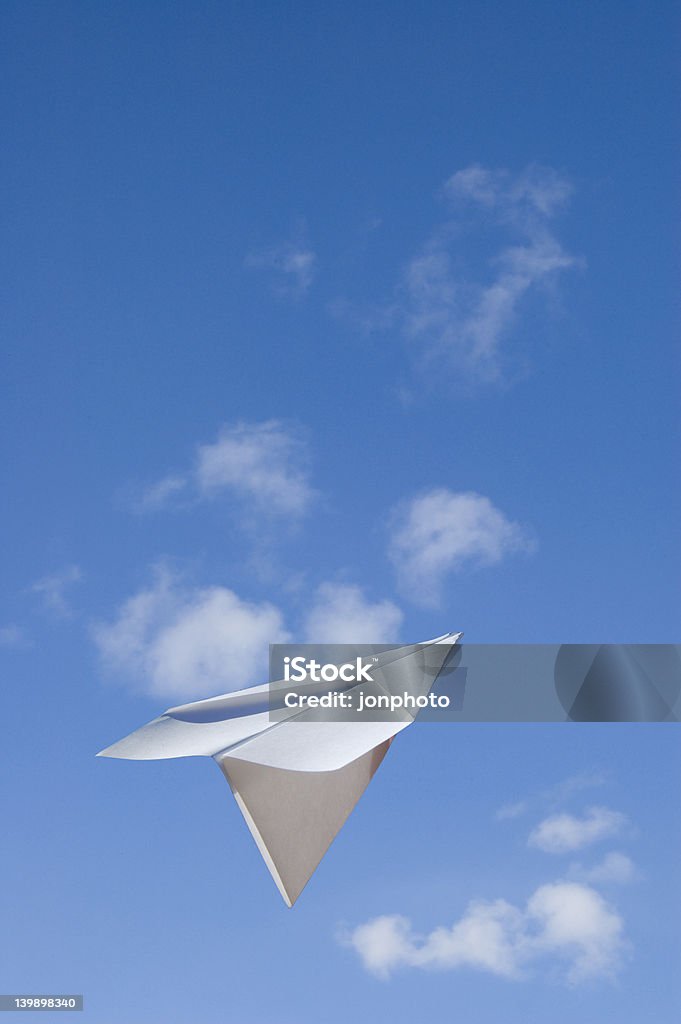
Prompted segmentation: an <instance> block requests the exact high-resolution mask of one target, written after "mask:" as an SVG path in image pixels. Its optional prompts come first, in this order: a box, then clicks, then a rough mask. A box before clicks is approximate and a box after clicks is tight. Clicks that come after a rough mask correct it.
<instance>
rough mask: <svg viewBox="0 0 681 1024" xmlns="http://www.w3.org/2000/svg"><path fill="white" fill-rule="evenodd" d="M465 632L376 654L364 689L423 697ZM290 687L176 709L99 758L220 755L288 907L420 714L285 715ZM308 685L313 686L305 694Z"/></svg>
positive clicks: (267, 687)
mask: <svg viewBox="0 0 681 1024" xmlns="http://www.w3.org/2000/svg"><path fill="white" fill-rule="evenodd" d="M462 635H463V634H462V633H447V634H445V635H444V636H441V637H436V638H435V639H434V640H430V641H428V642H427V643H425V644H415V645H413V646H410V647H397V648H394V649H393V650H390V651H388V652H384V653H381V654H380V655H379V656H378V657H377V658H372V659H371V660H372V662H373V663H374V664H373V666H372V672H371V674H372V677H373V680H374V681H373V682H372V683H371V684H367V683H362V690H363V692H364V693H365V694H366V693H367V692H369V693H374V694H376V695H381V694H383V695H385V694H395V693H410V694H413V695H415V696H419V695H421V696H423V695H426V696H427V695H428V694H429V693H430V690H431V687H432V685H433V683H434V682H435V679H436V678H437V676H438V675H439V673H440V672H441V670H442V668H443V666H444V664H445V662H446V661H447V659H448V657H449V655H450V653H451V652H452V649H453V648H454V646H455V645H456V644H457V643H458V642H459V640H460V639H461V637H462ZM291 686H292V684H290V683H287V684H284V683H283V682H282V683H281V684H271V683H265V684H264V685H262V686H253V687H251V688H250V689H246V690H239V691H236V692H234V693H228V694H224V695H223V696H220V697H210V698H209V699H207V700H199V701H195V702H194V703H191V704H183V705H181V706H178V707H174V708H170V709H169V710H168V711H166V712H165V713H164V714H163V715H161V716H160V717H159V718H155V719H154V720H153V721H152V722H149V723H148V724H147V725H144V726H142V728H141V729H138V730H137V731H136V732H133V733H131V734H130V735H129V736H126V737H125V738H124V739H122V740H120V741H119V742H118V743H114V744H113V745H112V746H110V747H107V748H106V749H105V750H102V751H100V753H99V754H98V755H97V756H98V757H117V758H126V759H129V760H155V759H160V758H168V757H193V756H201V755H203V756H207V757H212V758H214V759H215V761H217V763H218V765H219V766H220V768H221V769H222V772H223V773H224V775H225V778H226V779H227V781H228V782H229V784H230V786H231V788H232V792H233V793H234V796H235V798H236V802H237V804H238V805H239V808H240V810H241V813H242V814H243V816H244V818H245V819H246V824H247V825H248V827H249V829H250V830H251V834H252V835H253V838H254V839H255V841H256V843H257V846H258V849H259V850H260V853H261V854H262V857H263V859H264V861H265V863H266V865H267V867H268V868H269V871H270V873H271V875H272V877H273V879H274V881H275V882H276V884H277V887H278V889H279V891H280V893H281V895H282V896H283V898H284V900H285V901H286V903H287V904H288V906H289V907H291V906H293V904H294V903H295V901H296V900H297V898H298V896H299V895H300V893H301V892H302V890H303V888H304V886H305V885H306V883H307V882H308V880H309V879H310V877H311V876H312V874H313V872H314V870H315V868H316V867H317V865H318V864H319V862H320V861H321V859H322V857H323V856H324V854H325V853H326V851H327V850H328V848H329V846H330V845H331V843H332V841H333V839H334V837H335V836H336V835H337V834H338V832H339V831H340V829H341V828H342V826H343V824H344V823H345V821H346V819H347V817H348V815H349V814H350V812H351V811H352V809H353V808H354V806H355V804H356V803H357V801H358V800H359V798H360V797H361V795H362V793H363V792H364V790H365V789H366V787H367V786H368V784H369V782H370V781H371V779H372V777H373V775H374V773H375V772H376V770H377V768H378V766H379V765H380V763H381V761H382V760H383V758H384V757H385V755H386V752H387V750H388V747H389V746H390V744H391V742H392V740H393V738H394V737H395V736H396V735H397V733H398V732H401V730H402V729H405V728H406V727H407V726H408V725H410V724H411V723H412V722H413V721H414V719H415V717H416V715H417V713H418V712H417V711H413V710H410V709H406V710H405V709H398V710H395V711H388V712H386V711H381V712H379V713H375V714H373V715H371V714H368V713H367V714H365V716H363V717H362V718H358V715H357V712H356V709H352V710H339V709H338V708H333V709H331V708H324V707H315V708H306V709H305V710H302V711H301V710H300V709H299V708H290V709H289V708H287V707H285V706H284V704H285V702H284V700H283V696H284V695H285V693H286V692H290V689H291ZM309 688H310V684H308V692H309ZM353 688H354V689H355V690H357V689H358V688H357V686H356V684H348V685H346V687H345V690H346V692H348V693H352V692H353ZM296 689H298V690H300V689H302V688H301V687H296ZM332 690H333V691H338V690H339V686H338V683H334V684H333V685H330V684H329V683H324V684H319V683H318V684H316V689H315V692H316V693H318V694H322V693H328V692H330V691H332ZM383 699H384V700H385V697H384V698H383ZM273 708H274V709H275V710H274V711H273Z"/></svg>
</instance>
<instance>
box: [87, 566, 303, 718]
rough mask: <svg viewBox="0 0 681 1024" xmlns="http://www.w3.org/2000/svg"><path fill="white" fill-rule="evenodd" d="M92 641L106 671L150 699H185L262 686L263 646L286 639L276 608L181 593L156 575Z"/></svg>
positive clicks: (231, 596)
mask: <svg viewBox="0 0 681 1024" xmlns="http://www.w3.org/2000/svg"><path fill="white" fill-rule="evenodd" d="M94 639H95V642H96V644H97V647H98V649H99V652H100V655H101V657H102V659H103V662H104V663H105V665H106V666H107V668H108V669H109V670H110V671H112V672H116V673H123V674H124V676H126V677H127V679H128V680H130V681H133V682H136V683H137V684H138V685H141V686H142V687H143V689H144V690H146V691H147V692H149V693H152V694H154V695H158V696H164V697H170V698H173V699H174V700H178V699H180V700H191V699H192V698H197V697H205V696H208V695H210V694H213V693H219V692H225V691H229V690H234V689H240V688H242V687H246V686H250V685H252V684H253V683H258V682H262V680H263V679H264V678H266V675H267V655H268V644H270V643H284V642H285V641H286V640H288V639H289V636H288V633H287V632H286V630H285V628H284V624H283V618H282V615H281V612H280V611H279V609H278V608H276V607H275V606H274V605H272V604H269V603H267V602H261V603H253V602H249V601H244V600H242V599H241V598H239V597H238V595H237V594H235V593H234V592H233V591H232V590H228V589H227V588H226V587H219V586H214V587H203V588H187V587H184V586H182V584H181V583H180V581H178V580H177V579H176V578H175V577H173V576H172V575H171V574H170V573H169V572H168V571H167V570H165V569H159V570H158V571H157V573H156V577H155V579H154V582H153V584H152V585H151V586H150V587H149V588H147V589H146V590H141V591H140V592H139V593H137V594H135V595H134V596H133V597H131V598H129V599H128V600H127V601H125V602H124V603H123V605H122V606H121V607H120V608H119V610H118V613H117V615H116V616H115V618H114V620H113V621H112V622H109V623H101V624H99V625H97V626H96V627H95V628H94Z"/></svg>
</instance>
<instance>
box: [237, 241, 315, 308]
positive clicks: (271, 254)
mask: <svg viewBox="0 0 681 1024" xmlns="http://www.w3.org/2000/svg"><path fill="white" fill-rule="evenodd" d="M246 266H248V267H254V268H256V269H265V270H270V271H271V272H272V273H273V274H274V286H273V287H274V291H275V292H276V293H277V294H279V295H287V296H292V297H293V298H300V297H301V296H303V295H304V294H305V293H306V292H307V291H308V290H309V288H310V285H311V284H312V281H313V280H314V276H315V272H316V269H317V254H316V253H315V252H313V250H312V249H310V247H309V246H308V245H306V244H304V243H303V242H300V241H298V242H284V243H283V244H282V245H273V246H270V247H269V248H267V249H261V250H259V251H258V252H254V253H251V254H250V255H249V256H248V257H247V259H246Z"/></svg>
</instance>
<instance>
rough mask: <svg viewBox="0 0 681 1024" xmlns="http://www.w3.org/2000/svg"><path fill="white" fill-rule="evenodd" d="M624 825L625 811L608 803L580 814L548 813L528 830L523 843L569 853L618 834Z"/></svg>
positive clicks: (625, 822)
mask: <svg viewBox="0 0 681 1024" xmlns="http://www.w3.org/2000/svg"><path fill="white" fill-rule="evenodd" d="M626 825H627V817H626V815H624V814H622V813H621V811H613V810H611V809H610V808H609V807H590V808H589V809H588V810H587V811H586V813H585V814H584V815H583V816H582V817H581V818H580V817H576V816H575V815H573V814H567V813H561V814H552V815H550V816H549V817H548V818H544V820H543V821H540V822H539V824H538V825H537V826H536V827H535V828H534V829H533V830H532V831H531V832H530V835H529V837H528V840H527V844H528V846H532V847H535V848H536V849H538V850H543V851H544V853H572V852H573V851H575V850H581V849H583V847H585V846H590V845H591V844H592V843H596V842H600V841H601V840H603V839H610V838H612V837H613V836H616V835H619V834H620V833H621V832H622V831H623V830H624V828H625V827H626Z"/></svg>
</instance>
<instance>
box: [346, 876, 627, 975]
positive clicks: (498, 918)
mask: <svg viewBox="0 0 681 1024" xmlns="http://www.w3.org/2000/svg"><path fill="white" fill-rule="evenodd" d="M343 941H344V942H345V944H347V945H349V946H350V947H352V948H353V949H354V950H355V951H356V952H357V953H358V954H359V956H360V959H361V961H362V964H363V965H364V967H365V968H366V969H367V970H368V971H370V972H371V973H372V974H375V975H376V976H377V977H379V978H387V977H389V976H390V974H391V973H392V972H393V971H395V970H397V969H399V968H407V967H412V968H422V969H427V970H457V969H460V968H472V969H476V970H481V971H486V972H489V973H491V974H495V975H498V976H500V977H503V978H509V979H521V978H524V977H527V976H528V974H529V969H530V968H531V967H533V966H536V965H538V964H540V963H542V962H544V963H548V965H549V970H550V972H551V973H553V972H554V971H555V969H556V967H558V969H559V971H560V973H562V975H563V976H564V978H565V979H566V980H567V981H568V982H570V983H572V984H576V983H578V982H581V981H584V980H586V979H588V978H595V977H604V976H605V977H608V976H612V975H614V974H615V973H616V972H617V970H618V968H619V966H620V964H621V962H622V958H623V954H624V952H625V948H626V947H625V943H624V940H623V921H622V918H621V917H620V915H619V914H618V912H617V911H616V910H615V908H613V907H612V906H610V905H609V904H608V903H607V902H606V901H605V900H604V899H603V897H602V896H601V895H600V894H599V893H598V892H596V890H595V889H592V888H591V887H590V886H587V885H582V884H580V883H578V882H565V881H560V882H553V883H551V884H548V885H542V886H540V887H539V888H538V889H537V890H536V891H535V892H534V893H533V894H532V895H531V896H530V898H529V900H528V901H527V904H526V906H525V907H524V908H518V907H515V906H513V905H512V904H511V903H509V902H507V901H506V900H503V899H499V900H494V901H490V902H485V901H476V902H472V903H470V904H469V906H468V908H467V910H466V912H465V913H464V914H463V916H462V917H461V918H459V920H458V921H456V922H455V923H454V924H453V925H450V926H441V927H438V928H435V929H434V930H433V931H432V932H430V933H429V934H427V935H425V936H419V935H417V934H416V933H415V932H414V931H413V930H412V927H411V923H410V921H409V920H408V918H405V917H402V916H401V915H386V916H383V917H377V918H374V919H373V920H370V921H367V922H366V923H365V924H362V925H359V926H358V927H357V928H355V929H354V930H353V931H352V932H351V933H350V934H349V935H347V936H346V937H345V938H344V940H343Z"/></svg>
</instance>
